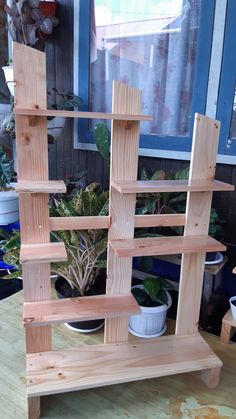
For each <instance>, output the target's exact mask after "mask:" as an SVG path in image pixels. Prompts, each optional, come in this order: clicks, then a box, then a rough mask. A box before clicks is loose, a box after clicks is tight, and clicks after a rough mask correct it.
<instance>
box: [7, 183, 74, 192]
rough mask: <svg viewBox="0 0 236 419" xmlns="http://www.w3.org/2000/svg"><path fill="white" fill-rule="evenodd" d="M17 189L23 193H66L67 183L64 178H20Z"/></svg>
mask: <svg viewBox="0 0 236 419" xmlns="http://www.w3.org/2000/svg"><path fill="white" fill-rule="evenodd" d="M15 190H16V192H21V193H65V192H66V185H65V183H64V181H63V180H38V181H35V180H20V181H18V182H17V184H16V186H15Z"/></svg>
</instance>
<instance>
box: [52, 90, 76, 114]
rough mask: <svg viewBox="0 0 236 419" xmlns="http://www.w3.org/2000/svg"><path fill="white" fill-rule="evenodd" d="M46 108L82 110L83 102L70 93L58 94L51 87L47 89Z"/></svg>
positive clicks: (57, 91)
mask: <svg viewBox="0 0 236 419" xmlns="http://www.w3.org/2000/svg"><path fill="white" fill-rule="evenodd" d="M47 95H48V108H49V109H57V110H60V111H61V110H64V111H70V110H72V109H74V108H78V109H80V110H82V109H83V108H84V102H83V100H82V99H81V98H80V97H79V96H77V95H75V94H74V93H72V92H59V90H58V89H56V88H55V87H53V88H52V89H48V91H47Z"/></svg>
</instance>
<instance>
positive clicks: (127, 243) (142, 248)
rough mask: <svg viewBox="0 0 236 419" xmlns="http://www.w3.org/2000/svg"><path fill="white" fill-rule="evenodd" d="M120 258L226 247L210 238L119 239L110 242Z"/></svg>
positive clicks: (218, 249)
mask: <svg viewBox="0 0 236 419" xmlns="http://www.w3.org/2000/svg"><path fill="white" fill-rule="evenodd" d="M110 245H111V247H112V248H113V250H114V252H115V254H116V255H117V256H118V257H120V258H127V257H135V256H151V255H153V256H154V255H167V254H168V255H173V254H177V253H202V252H207V251H209V252H216V251H222V252H224V251H225V250H226V247H225V246H224V245H223V244H222V243H220V242H218V241H217V240H215V239H213V238H212V237H210V236H192V237H188V236H172V237H155V238H153V237H145V238H140V239H121V240H112V241H111V242H110Z"/></svg>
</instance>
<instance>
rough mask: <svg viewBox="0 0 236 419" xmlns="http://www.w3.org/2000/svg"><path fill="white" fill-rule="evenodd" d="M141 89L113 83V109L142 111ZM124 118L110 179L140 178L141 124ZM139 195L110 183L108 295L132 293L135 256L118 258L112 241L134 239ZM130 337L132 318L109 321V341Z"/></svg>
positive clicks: (114, 137)
mask: <svg viewBox="0 0 236 419" xmlns="http://www.w3.org/2000/svg"><path fill="white" fill-rule="evenodd" d="M140 110H141V91H140V90H137V89H134V88H131V87H129V86H128V85H125V84H121V83H119V82H113V102H112V112H113V113H123V114H134V115H135V114H139V113H140ZM126 128H127V127H126V124H125V122H124V121H115V120H114V121H112V129H111V168H110V181H111V182H113V181H117V180H118V179H119V180H127V181H129V180H131V181H132V180H136V179H137V171H138V147H139V123H138V122H133V123H132V124H131V125H130V127H129V129H126ZM135 204H136V196H135V195H134V194H131V195H129V196H126V197H125V198H124V197H122V196H121V194H120V193H119V192H117V191H116V190H115V189H114V188H112V187H111V186H110V201H109V215H110V216H111V221H112V223H111V226H110V229H109V233H108V258H107V278H108V279H107V289H106V292H107V294H117V293H118V294H119V293H121V294H125V293H129V292H130V288H131V276H132V259H131V258H124V259H123V260H121V259H119V258H117V256H116V255H115V254H114V251H113V248H112V247H111V246H110V244H109V243H110V241H111V240H114V239H125V238H132V237H133V234H134V213H135ZM127 338H128V319H108V320H106V321H105V337H104V339H105V342H106V343H110V342H119V341H122V340H127Z"/></svg>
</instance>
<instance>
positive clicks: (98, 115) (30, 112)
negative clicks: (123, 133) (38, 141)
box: [14, 107, 153, 122]
mask: <svg viewBox="0 0 236 419" xmlns="http://www.w3.org/2000/svg"><path fill="white" fill-rule="evenodd" d="M14 114H15V115H25V116H36V117H37V116H47V117H48V116H55V117H57V116H58V117H62V116H63V117H66V118H86V119H87V118H89V119H108V120H120V121H136V122H138V121H152V119H153V117H152V116H150V115H139V114H129V113H127V114H124V113H117V112H113V113H103V112H76V111H58V110H53V109H19V108H18V107H17V108H14Z"/></svg>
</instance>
